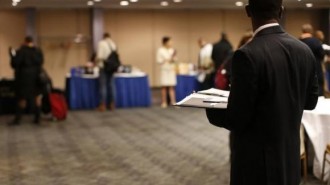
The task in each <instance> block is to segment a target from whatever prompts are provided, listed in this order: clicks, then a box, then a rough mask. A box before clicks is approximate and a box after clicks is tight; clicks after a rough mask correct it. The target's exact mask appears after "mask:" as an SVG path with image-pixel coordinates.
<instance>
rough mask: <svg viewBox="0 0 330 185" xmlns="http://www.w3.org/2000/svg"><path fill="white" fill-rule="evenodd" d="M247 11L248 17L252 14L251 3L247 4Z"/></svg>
mask: <svg viewBox="0 0 330 185" xmlns="http://www.w3.org/2000/svg"><path fill="white" fill-rule="evenodd" d="M245 11H246V14H247V16H248V17H251V16H252V14H251V8H250V5H246V6H245Z"/></svg>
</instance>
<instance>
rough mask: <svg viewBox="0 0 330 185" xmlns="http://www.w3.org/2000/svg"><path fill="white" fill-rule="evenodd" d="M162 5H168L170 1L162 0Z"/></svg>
mask: <svg viewBox="0 0 330 185" xmlns="http://www.w3.org/2000/svg"><path fill="white" fill-rule="evenodd" d="M160 5H161V6H168V2H167V1H162V2H161V3H160Z"/></svg>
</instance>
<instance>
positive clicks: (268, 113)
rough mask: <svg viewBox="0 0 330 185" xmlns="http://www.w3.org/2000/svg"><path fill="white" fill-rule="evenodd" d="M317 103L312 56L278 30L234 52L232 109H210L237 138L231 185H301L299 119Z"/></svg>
mask: <svg viewBox="0 0 330 185" xmlns="http://www.w3.org/2000/svg"><path fill="white" fill-rule="evenodd" d="M317 100H318V83H317V76H316V73H315V58H314V56H313V53H312V52H311V50H310V49H309V48H308V47H307V46H306V45H305V44H303V43H302V42H300V41H299V40H297V39H295V38H293V37H292V36H290V35H288V34H287V33H285V32H284V31H283V30H282V28H281V27H280V26H275V27H270V28H266V29H264V30H262V31H261V32H259V33H258V34H257V35H256V36H255V37H254V38H253V40H252V41H251V42H250V43H249V44H247V45H245V46H243V47H242V48H240V49H239V50H238V51H236V52H235V54H234V57H233V62H232V81H231V93H230V97H229V103H228V108H227V109H226V110H217V109H208V110H207V117H208V119H209V121H210V123H212V124H214V125H216V126H219V127H224V128H226V129H228V130H230V131H232V134H233V137H232V138H233V141H232V142H233V148H232V158H231V159H232V161H231V162H232V164H231V165H232V168H231V185H298V184H299V182H300V136H299V129H300V123H301V117H302V114H303V110H304V109H308V110H311V109H314V108H315V106H316V103H317Z"/></svg>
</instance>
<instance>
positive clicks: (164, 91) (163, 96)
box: [161, 87, 167, 108]
mask: <svg viewBox="0 0 330 185" xmlns="http://www.w3.org/2000/svg"><path fill="white" fill-rule="evenodd" d="M161 106H162V108H166V107H167V88H166V87H162V105H161Z"/></svg>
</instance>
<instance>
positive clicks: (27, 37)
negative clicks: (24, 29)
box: [24, 36, 33, 43]
mask: <svg viewBox="0 0 330 185" xmlns="http://www.w3.org/2000/svg"><path fill="white" fill-rule="evenodd" d="M24 42H25V43H31V42H33V38H32V37H31V36H26V37H25V39H24Z"/></svg>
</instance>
